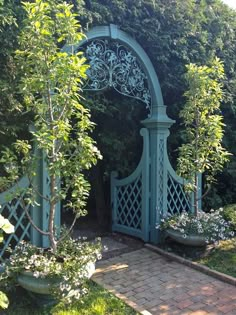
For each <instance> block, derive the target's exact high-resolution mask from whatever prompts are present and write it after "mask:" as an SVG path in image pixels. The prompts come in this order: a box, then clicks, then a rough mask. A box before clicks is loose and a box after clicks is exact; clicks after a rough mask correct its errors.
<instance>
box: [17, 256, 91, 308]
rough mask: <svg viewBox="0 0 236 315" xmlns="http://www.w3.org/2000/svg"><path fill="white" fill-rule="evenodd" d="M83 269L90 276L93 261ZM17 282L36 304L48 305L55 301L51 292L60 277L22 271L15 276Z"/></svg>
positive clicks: (56, 285)
mask: <svg viewBox="0 0 236 315" xmlns="http://www.w3.org/2000/svg"><path fill="white" fill-rule="evenodd" d="M85 270H86V271H85V272H86V278H87V279H89V278H91V276H92V275H93V273H94V272H95V263H93V262H89V263H88V264H87V266H86V268H85ZM17 282H18V283H19V285H20V286H21V287H22V288H24V289H25V290H27V291H28V292H29V294H30V296H31V297H32V298H33V299H34V300H35V301H36V303H37V304H38V305H40V306H42V305H43V306H49V305H53V304H56V303H57V300H56V299H55V297H54V296H53V295H52V294H51V292H52V289H53V288H57V287H58V286H59V285H60V282H61V280H60V278H58V277H55V278H47V277H46V278H42V277H35V276H34V275H33V273H32V272H30V271H23V272H21V274H20V275H19V276H18V277H17Z"/></svg>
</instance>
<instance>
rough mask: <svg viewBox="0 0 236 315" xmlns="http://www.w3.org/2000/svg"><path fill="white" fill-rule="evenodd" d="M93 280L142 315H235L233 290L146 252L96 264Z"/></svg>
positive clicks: (176, 263)
mask: <svg viewBox="0 0 236 315" xmlns="http://www.w3.org/2000/svg"><path fill="white" fill-rule="evenodd" d="M93 280H94V281H96V282H97V283H99V284H101V285H102V286H104V287H105V288H107V289H108V290H110V291H111V292H113V293H114V294H116V295H117V296H118V297H120V298H122V299H123V300H124V301H125V302H126V303H127V304H129V305H130V306H132V307H134V308H135V309H136V310H137V311H139V312H140V313H141V314H143V315H150V314H152V315H206V314H210V315H221V314H227V315H236V287H235V286H233V285H230V284H226V283H224V282H222V281H220V280H216V279H215V278H212V277H210V276H207V275H205V274H203V273H201V272H199V271H196V270H194V269H191V268H189V267H187V266H185V265H182V264H180V263H178V262H174V261H171V260H169V259H167V258H165V257H163V256H161V255H159V254H157V253H154V252H152V251H150V250H149V249H146V248H142V249H140V250H136V251H133V252H130V253H126V254H123V255H120V256H117V257H113V258H110V259H108V260H105V261H101V262H99V263H98V266H97V270H96V273H95V275H94V276H93Z"/></svg>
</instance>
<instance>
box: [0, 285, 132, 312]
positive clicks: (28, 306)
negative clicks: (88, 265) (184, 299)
mask: <svg viewBox="0 0 236 315" xmlns="http://www.w3.org/2000/svg"><path fill="white" fill-rule="evenodd" d="M86 287H87V289H88V294H87V295H86V296H84V298H82V299H81V300H79V301H77V302H76V303H73V304H71V305H69V306H68V305H65V304H63V303H59V304H58V305H56V306H54V307H49V308H40V307H37V309H36V307H35V302H33V301H32V300H31V299H30V298H29V297H28V296H27V295H26V294H25V292H23V291H22V290H20V289H19V288H17V290H16V292H12V294H9V298H10V307H9V309H8V310H6V311H5V313H4V314H5V315H32V314H33V315H49V314H51V315H92V314H94V315H95V314H96V315H138V313H137V312H136V311H134V310H133V309H132V308H130V307H129V306H127V305H126V304H125V303H124V302H123V301H121V300H120V299H118V298H116V297H115V296H114V295H113V294H111V293H109V292H108V291H107V290H105V289H103V288H102V287H101V286H99V285H97V284H96V283H94V282H92V281H89V282H88V283H87V286H86Z"/></svg>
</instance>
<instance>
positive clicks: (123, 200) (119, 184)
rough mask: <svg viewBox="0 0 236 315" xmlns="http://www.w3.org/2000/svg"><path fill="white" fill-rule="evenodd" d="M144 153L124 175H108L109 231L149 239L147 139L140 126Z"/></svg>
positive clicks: (114, 173)
mask: <svg viewBox="0 0 236 315" xmlns="http://www.w3.org/2000/svg"><path fill="white" fill-rule="evenodd" d="M140 133H141V135H142V137H143V154H142V157H141V161H140V163H139V165H138V167H137V168H136V170H135V171H134V172H133V174H132V175H130V176H129V177H127V178H124V179H117V178H116V177H117V175H118V174H117V173H116V172H113V173H112V176H111V203H112V230H113V231H119V232H122V233H125V234H129V235H133V236H136V237H139V238H141V239H143V240H144V241H148V238H149V194H148V192H149V157H148V152H149V138H148V130H147V129H144V128H143V129H141V132H140Z"/></svg>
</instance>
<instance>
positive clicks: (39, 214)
mask: <svg viewBox="0 0 236 315" xmlns="http://www.w3.org/2000/svg"><path fill="white" fill-rule="evenodd" d="M36 154H37V159H38V163H37V169H36V173H37V176H36V177H35V179H34V185H35V187H36V188H37V190H38V191H39V193H40V194H41V195H42V196H40V195H38V196H37V204H38V205H35V206H34V207H32V209H31V215H32V219H33V220H34V222H35V224H36V225H37V226H38V227H39V228H41V229H42V230H43V231H47V227H48V218H49V203H48V201H47V200H45V199H44V198H43V196H45V197H49V196H50V187H49V177H48V172H47V162H46V160H45V154H44V153H43V152H42V151H41V150H38V149H37V150H36ZM59 184H60V183H59V180H58V185H59ZM60 223H61V221H60V203H58V204H57V206H56V216H55V224H56V226H57V227H58V228H60ZM31 242H32V243H33V244H35V245H37V246H41V247H49V239H48V237H47V236H44V235H42V234H40V233H39V232H38V231H36V230H35V229H34V228H33V227H31Z"/></svg>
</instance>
